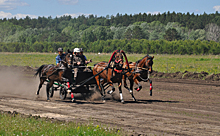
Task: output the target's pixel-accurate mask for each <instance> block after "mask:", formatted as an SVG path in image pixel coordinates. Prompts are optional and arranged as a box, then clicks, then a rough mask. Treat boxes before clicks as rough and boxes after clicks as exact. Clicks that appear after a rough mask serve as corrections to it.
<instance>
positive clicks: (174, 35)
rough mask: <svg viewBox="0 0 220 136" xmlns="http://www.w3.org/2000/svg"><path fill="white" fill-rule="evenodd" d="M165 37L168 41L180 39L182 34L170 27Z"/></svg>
mask: <svg viewBox="0 0 220 136" xmlns="http://www.w3.org/2000/svg"><path fill="white" fill-rule="evenodd" d="M164 39H166V40H167V41H173V40H179V39H180V35H179V34H178V32H177V30H176V29H175V28H169V29H168V30H166V32H165V35H164Z"/></svg>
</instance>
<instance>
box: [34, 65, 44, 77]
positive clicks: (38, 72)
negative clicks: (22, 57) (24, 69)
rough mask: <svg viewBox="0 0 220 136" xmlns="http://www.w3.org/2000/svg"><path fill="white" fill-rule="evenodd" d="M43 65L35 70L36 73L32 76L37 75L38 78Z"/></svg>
mask: <svg viewBox="0 0 220 136" xmlns="http://www.w3.org/2000/svg"><path fill="white" fill-rule="evenodd" d="M44 66H45V65H41V66H40V67H39V68H38V69H36V71H37V72H36V73H35V74H34V75H35V76H37V75H38V74H39V77H40V75H41V70H42V69H43V67H44Z"/></svg>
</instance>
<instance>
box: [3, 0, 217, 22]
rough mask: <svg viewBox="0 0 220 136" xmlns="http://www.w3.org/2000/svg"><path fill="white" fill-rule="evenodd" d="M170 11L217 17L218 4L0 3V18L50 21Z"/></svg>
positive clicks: (212, 0) (201, 0)
mask: <svg viewBox="0 0 220 136" xmlns="http://www.w3.org/2000/svg"><path fill="white" fill-rule="evenodd" d="M168 11H170V12H171V13H172V12H173V11H175V12H176V13H179V12H180V13H187V12H190V13H193V12H194V14H203V13H204V12H205V13H207V14H211V13H215V12H216V11H218V12H219V13H220V0H0V18H12V17H16V18H17V19H19V18H25V17H26V16H29V17H31V18H37V17H38V16H41V17H43V16H44V17H48V16H52V17H53V18H55V17H56V16H57V17H60V16H63V15H71V16H72V17H78V16H79V15H82V14H84V15H86V16H87V15H89V14H93V15H97V16H98V17H99V16H104V17H106V15H110V16H111V15H114V16H115V15H116V14H117V13H120V14H122V15H124V14H128V15H130V14H132V15H134V14H139V13H142V14H143V13H148V14H149V13H151V14H158V13H164V12H168Z"/></svg>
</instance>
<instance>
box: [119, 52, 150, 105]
mask: <svg viewBox="0 0 220 136" xmlns="http://www.w3.org/2000/svg"><path fill="white" fill-rule="evenodd" d="M153 59H154V56H152V57H151V56H149V55H146V56H144V57H143V58H142V59H140V60H138V61H136V62H132V63H130V64H129V68H131V71H130V72H127V73H126V74H125V75H124V76H123V81H124V87H125V88H126V89H127V90H128V91H129V92H130V94H131V96H132V98H133V100H134V101H136V99H135V97H134V95H133V85H134V82H135V83H136V84H137V85H138V88H136V90H137V91H138V92H139V91H140V90H141V89H142V86H141V84H140V82H141V81H144V82H147V81H149V83H150V96H152V88H153V87H152V80H150V79H149V77H150V74H151V73H152V71H153V67H152V66H153ZM124 66H125V69H128V67H127V66H126V65H124ZM127 78H128V80H129V81H130V88H128V86H127V83H126V79H127Z"/></svg>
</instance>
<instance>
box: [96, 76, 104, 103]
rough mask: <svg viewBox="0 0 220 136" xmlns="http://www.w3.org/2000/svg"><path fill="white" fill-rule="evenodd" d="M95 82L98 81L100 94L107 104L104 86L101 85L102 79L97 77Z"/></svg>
mask: <svg viewBox="0 0 220 136" xmlns="http://www.w3.org/2000/svg"><path fill="white" fill-rule="evenodd" d="M95 80H96V83H97V85H98V87H99V92H100V94H101V96H102V101H103V102H105V96H104V95H103V93H102V92H103V90H104V89H103V86H102V84H101V83H100V78H99V76H96V77H95Z"/></svg>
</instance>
